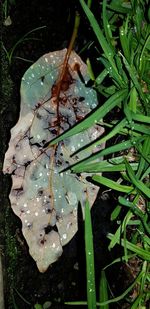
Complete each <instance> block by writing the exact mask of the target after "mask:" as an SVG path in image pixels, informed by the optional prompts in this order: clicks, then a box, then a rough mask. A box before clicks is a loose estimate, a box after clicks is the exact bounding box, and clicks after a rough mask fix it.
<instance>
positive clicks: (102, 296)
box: [99, 270, 109, 309]
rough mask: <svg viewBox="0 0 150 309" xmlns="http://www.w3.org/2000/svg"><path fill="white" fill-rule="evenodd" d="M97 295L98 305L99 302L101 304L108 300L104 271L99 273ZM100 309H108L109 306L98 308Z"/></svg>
mask: <svg viewBox="0 0 150 309" xmlns="http://www.w3.org/2000/svg"><path fill="white" fill-rule="evenodd" d="M99 295H100V297H99V302H100V303H101V302H102V303H103V302H105V301H107V300H108V286H107V279H106V275H105V271H104V270H102V271H101V278H100V288H99ZM100 308H102V309H109V305H108V304H106V305H103V306H100Z"/></svg>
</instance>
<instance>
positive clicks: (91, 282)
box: [85, 200, 96, 309]
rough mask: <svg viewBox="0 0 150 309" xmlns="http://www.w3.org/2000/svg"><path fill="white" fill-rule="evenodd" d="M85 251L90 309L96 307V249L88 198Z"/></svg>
mask: <svg viewBox="0 0 150 309" xmlns="http://www.w3.org/2000/svg"><path fill="white" fill-rule="evenodd" d="M85 252H86V275H87V280H86V281H87V300H88V309H91V308H92V309H96V287H95V269H94V249H93V234H92V222H91V213H90V205H89V202H88V200H87V201H86V204H85Z"/></svg>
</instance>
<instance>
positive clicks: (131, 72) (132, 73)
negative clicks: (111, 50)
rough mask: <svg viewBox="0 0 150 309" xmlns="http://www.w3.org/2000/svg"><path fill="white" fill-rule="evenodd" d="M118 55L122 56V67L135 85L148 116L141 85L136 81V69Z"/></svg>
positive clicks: (146, 103)
mask: <svg viewBox="0 0 150 309" xmlns="http://www.w3.org/2000/svg"><path fill="white" fill-rule="evenodd" d="M120 55H121V56H122V59H123V62H124V65H125V67H126V69H127V71H128V73H129V75H130V77H131V79H132V81H133V84H134V85H135V87H136V89H137V91H138V93H139V94H140V97H141V99H142V103H143V106H144V109H145V111H146V113H147V114H148V109H147V105H148V102H147V101H146V99H145V96H144V93H143V91H142V88H141V85H140V83H139V81H138V73H137V71H136V68H135V67H134V66H133V65H130V64H129V63H128V61H127V60H126V58H125V57H124V56H123V55H122V54H121V52H120Z"/></svg>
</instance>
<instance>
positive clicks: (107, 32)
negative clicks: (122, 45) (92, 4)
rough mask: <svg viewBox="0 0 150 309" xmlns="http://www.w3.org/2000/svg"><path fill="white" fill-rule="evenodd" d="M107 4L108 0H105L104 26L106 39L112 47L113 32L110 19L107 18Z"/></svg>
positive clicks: (103, 9)
mask: <svg viewBox="0 0 150 309" xmlns="http://www.w3.org/2000/svg"><path fill="white" fill-rule="evenodd" d="M106 4H107V0H103V3H102V17H103V26H104V31H105V36H106V39H107V41H108V42H109V44H110V45H112V32H111V28H110V24H109V22H108V18H107V10H106ZM112 47H113V46H112ZM113 49H114V47H113Z"/></svg>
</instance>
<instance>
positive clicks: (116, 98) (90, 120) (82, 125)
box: [49, 89, 127, 146]
mask: <svg viewBox="0 0 150 309" xmlns="http://www.w3.org/2000/svg"><path fill="white" fill-rule="evenodd" d="M126 95H127V89H123V90H118V91H117V92H116V93H115V94H113V95H112V96H111V97H110V98H109V99H108V100H107V101H106V102H105V103H104V104H103V105H102V106H100V107H99V108H98V109H96V110H95V111H94V112H92V113H91V114H90V115H89V116H88V117H87V118H86V119H84V120H82V121H80V122H79V123H78V124H77V125H75V126H74V127H73V128H71V129H69V130H68V131H66V132H65V133H63V134H61V135H60V136H58V137H57V138H55V139H53V140H52V141H51V142H50V143H49V146H51V145H54V144H56V143H58V142H60V141H62V140H63V139H65V138H67V137H70V136H72V135H75V134H77V133H80V132H82V131H84V130H86V129H88V128H89V127H90V126H92V125H93V124H94V123H96V122H97V121H99V120H100V119H102V118H103V117H104V116H105V115H106V114H107V113H108V112H110V111H111V110H112V109H113V108H114V107H115V106H116V105H118V104H119V103H121V102H122V101H123V100H124V98H125V97H126Z"/></svg>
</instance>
